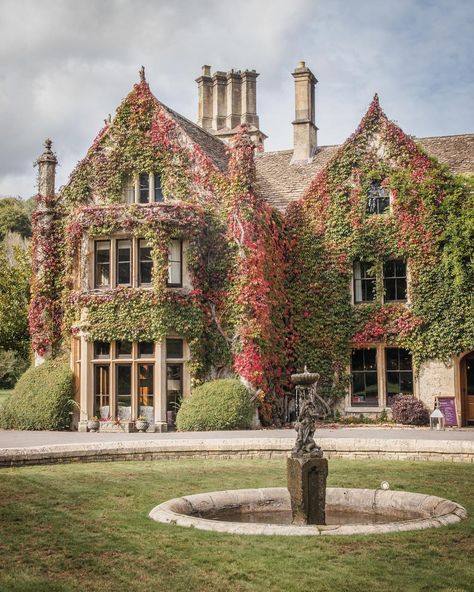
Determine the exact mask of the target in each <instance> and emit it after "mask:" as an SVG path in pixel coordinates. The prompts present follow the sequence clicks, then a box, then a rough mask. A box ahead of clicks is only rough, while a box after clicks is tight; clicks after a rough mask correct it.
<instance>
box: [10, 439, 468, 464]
mask: <svg viewBox="0 0 474 592" xmlns="http://www.w3.org/2000/svg"><path fill="white" fill-rule="evenodd" d="M319 443H320V445H321V446H322V449H323V451H324V454H325V456H326V458H328V459H331V458H348V459H368V458H380V459H386V460H427V461H445V462H465V463H474V441H466V440H460V441H458V440H400V439H397V440H395V439H391V440H382V439H368V438H321V439H320V440H319ZM292 445H293V441H292V440H290V439H289V438H262V439H258V438H242V439H210V440H184V439H183V440H180V439H178V438H176V439H170V440H166V441H153V440H141V441H128V442H91V443H88V444H54V445H49V446H37V447H22V448H1V449H0V467H13V466H23V465H37V464H51V463H69V462H100V461H112V460H165V459H171V460H176V459H179V458H194V457H200V458H220V459H230V458H284V457H286V456H287V455H288V452H289V451H290V450H291V447H292Z"/></svg>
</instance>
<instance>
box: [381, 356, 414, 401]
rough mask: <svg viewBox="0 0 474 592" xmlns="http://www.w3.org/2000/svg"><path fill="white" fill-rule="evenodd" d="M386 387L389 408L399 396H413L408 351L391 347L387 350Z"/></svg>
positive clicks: (411, 372) (411, 371) (411, 370)
mask: <svg viewBox="0 0 474 592" xmlns="http://www.w3.org/2000/svg"><path fill="white" fill-rule="evenodd" d="M385 386H386V395H387V405H388V406H389V407H390V406H391V405H392V403H393V398H394V397H396V396H397V395H400V394H404V395H412V394H413V369H412V362H411V354H410V352H409V351H407V350H406V349H402V348H398V347H390V348H387V349H386V350H385Z"/></svg>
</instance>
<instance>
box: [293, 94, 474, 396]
mask: <svg viewBox="0 0 474 592" xmlns="http://www.w3.org/2000/svg"><path fill="white" fill-rule="evenodd" d="M374 181H377V182H378V183H380V184H381V185H382V186H383V187H386V188H387V189H388V190H389V192H390V195H391V210H390V212H389V213H388V212H387V213H384V214H381V215H374V214H369V213H367V198H368V192H369V187H370V185H371V184H372V183H373V182H374ZM472 212H473V201H472V190H471V191H469V187H468V182H466V181H462V180H458V179H455V178H454V177H453V176H452V175H451V174H450V173H449V172H448V171H447V169H446V168H445V167H443V166H441V165H439V164H438V163H437V162H436V161H434V160H433V159H431V158H429V157H428V156H427V155H426V154H425V153H424V152H423V151H422V149H421V148H420V147H419V146H417V145H416V143H415V142H414V141H413V140H412V139H411V138H409V137H408V136H406V135H405V134H404V133H403V132H402V131H401V130H400V128H398V127H397V126H396V125H395V124H393V123H392V122H390V121H389V120H388V119H387V118H386V116H385V115H384V113H383V112H382V110H381V108H380V106H379V102H378V98H377V96H376V97H375V98H374V101H373V102H372V104H371V106H370V108H369V110H368V112H367V114H366V115H365V117H364V118H363V120H362V122H361V124H360V126H359V128H358V129H357V130H356V132H355V133H354V134H353V135H352V136H351V137H350V138H349V139H348V140H347V141H346V142H345V144H344V145H343V146H342V147H341V148H340V149H339V150H338V152H337V153H336V154H335V155H334V157H333V158H332V160H331V161H330V162H329V163H328V165H327V166H326V167H325V168H324V169H323V170H322V171H321V172H320V173H319V175H318V176H317V177H316V178H315V180H314V181H313V183H312V184H311V186H310V188H309V189H308V191H307V192H306V194H305V195H304V196H303V198H302V199H300V200H299V201H298V202H296V203H293V204H292V205H291V206H290V208H289V210H288V212H287V217H286V228H287V233H288V238H289V243H290V262H289V275H288V279H289V284H288V285H289V297H290V301H291V303H292V311H293V316H292V320H293V329H294V331H293V339H294V352H295V363H296V364H297V365H298V366H300V367H301V366H302V365H303V364H305V363H307V364H308V365H310V366H311V367H314V368H318V369H319V370H321V371H322V377H323V386H324V388H325V390H326V393H327V394H328V396H331V395H332V396H333V397H334V398H337V397H338V396H340V395H342V394H343V393H344V392H345V388H346V385H347V378H348V377H347V374H346V369H347V367H348V365H349V355H350V347H351V345H352V346H353V347H362V346H367V345H372V344H374V343H376V342H378V341H384V342H386V343H389V344H396V345H398V346H400V347H406V348H408V349H409V350H410V351H411V353H412V355H413V360H414V364H415V367H419V366H420V364H421V363H423V362H424V361H425V360H427V359H430V358H437V359H443V360H447V359H449V358H450V357H451V356H452V355H453V354H456V353H459V352H461V351H465V350H466V349H472V348H473V347H474V333H473V329H474V315H473V312H474V307H473V296H472V294H473V293H472V281H473V279H474V276H473V266H472V252H473V251H472V244H473V243H472V240H473V229H474V225H473V224H472V216H473V214H472ZM459 236H462V237H463V240H459V238H456V237H459ZM356 259H358V260H361V261H364V262H366V263H367V264H368V265H369V267H370V268H371V270H372V271H373V272H376V276H377V280H376V285H375V298H374V302H373V303H369V304H360V305H353V304H352V302H351V291H350V284H351V280H352V265H353V261H354V260H356ZM388 259H404V260H406V261H407V263H408V270H409V280H410V282H409V286H410V287H409V302H408V304H406V305H405V304H398V303H384V287H383V281H382V275H381V270H382V267H383V262H384V261H387V260H388ZM470 286H471V287H470Z"/></svg>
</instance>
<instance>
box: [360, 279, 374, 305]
mask: <svg viewBox="0 0 474 592" xmlns="http://www.w3.org/2000/svg"><path fill="white" fill-rule="evenodd" d="M362 294H363V299H364V301H365V302H370V301H371V300H373V299H374V298H375V280H362Z"/></svg>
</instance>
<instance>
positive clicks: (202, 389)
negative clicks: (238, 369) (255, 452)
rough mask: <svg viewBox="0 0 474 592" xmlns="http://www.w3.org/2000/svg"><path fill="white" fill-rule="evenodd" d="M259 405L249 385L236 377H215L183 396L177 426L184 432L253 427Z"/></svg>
mask: <svg viewBox="0 0 474 592" xmlns="http://www.w3.org/2000/svg"><path fill="white" fill-rule="evenodd" d="M254 415H255V405H254V404H253V403H252V401H251V399H250V393H249V391H248V389H247V388H245V386H244V385H243V384H242V383H241V382H240V380H237V379H235V378H226V379H219V380H211V381H209V382H205V383H204V384H202V385H201V386H198V387H197V388H195V389H194V390H193V391H192V393H191V396H190V397H187V398H186V399H184V400H183V402H182V404H181V407H180V409H179V411H178V414H177V416H176V427H177V428H178V430H180V431H183V432H197V431H203V430H237V429H245V428H249V427H250V424H251V422H252V419H253V417H254Z"/></svg>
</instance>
